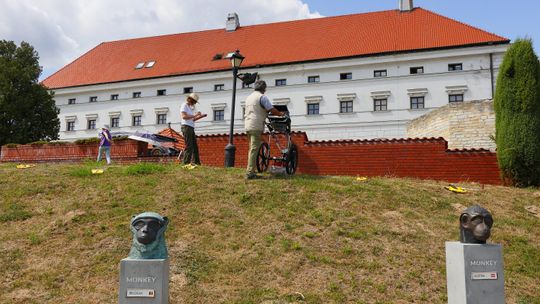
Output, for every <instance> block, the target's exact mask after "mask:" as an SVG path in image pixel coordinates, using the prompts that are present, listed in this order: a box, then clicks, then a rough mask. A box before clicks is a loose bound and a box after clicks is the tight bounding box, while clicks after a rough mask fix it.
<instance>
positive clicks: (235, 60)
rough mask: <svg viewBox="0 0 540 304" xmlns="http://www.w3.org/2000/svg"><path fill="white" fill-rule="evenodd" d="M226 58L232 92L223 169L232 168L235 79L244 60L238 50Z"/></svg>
mask: <svg viewBox="0 0 540 304" xmlns="http://www.w3.org/2000/svg"><path fill="white" fill-rule="evenodd" d="M226 58H229V59H230V60H231V64H232V69H233V91H232V108H231V126H230V130H229V143H228V144H227V146H225V167H234V154H235V152H236V147H235V146H234V144H233V132H234V131H233V129H234V108H235V103H236V78H237V77H238V68H240V65H241V64H242V60H244V56H242V54H240V51H239V50H236V52H234V53H229V54H228V55H227V57H226Z"/></svg>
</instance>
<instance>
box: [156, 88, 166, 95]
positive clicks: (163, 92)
mask: <svg viewBox="0 0 540 304" xmlns="http://www.w3.org/2000/svg"><path fill="white" fill-rule="evenodd" d="M165 95H167V90H165V89H163V90H157V96H165Z"/></svg>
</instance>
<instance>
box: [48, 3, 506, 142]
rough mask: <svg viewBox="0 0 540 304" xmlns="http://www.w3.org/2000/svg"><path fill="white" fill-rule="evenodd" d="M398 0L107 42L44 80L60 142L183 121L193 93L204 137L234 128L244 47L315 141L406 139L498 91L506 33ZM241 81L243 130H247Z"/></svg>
mask: <svg viewBox="0 0 540 304" xmlns="http://www.w3.org/2000/svg"><path fill="white" fill-rule="evenodd" d="M411 7H412V1H410V0H409V1H406V0H401V3H400V9H399V10H390V11H383V12H373V13H366V14H355V15H347V16H338V17H329V18H319V19H309V20H300V21H290V22H279V23H271V24H262V25H253V26H246V27H242V26H240V25H239V22H238V16H237V15H236V14H230V15H229V17H228V20H227V25H226V28H225V29H217V30H208V31H202V32H194V33H183V34H177V35H166V36H156V37H147V38H140V39H131V40H122V41H114V42H107V43H102V44H100V45H98V46H97V47H96V48H94V49H92V50H91V51H89V52H88V53H86V54H84V55H83V56H81V57H80V58H79V59H77V60H75V61H74V62H72V63H70V64H69V65H67V66H66V67H64V68H63V69H61V70H60V71H58V72H57V73H55V74H54V75H52V76H50V77H49V78H47V79H46V80H45V81H44V84H45V85H47V86H48V87H49V88H51V89H52V90H54V92H55V100H56V104H57V106H58V107H59V108H60V120H61V132H60V137H61V139H67V140H73V139H78V138H85V137H92V136H96V130H95V128H97V127H100V126H101V125H103V124H110V125H111V126H112V127H113V131H135V130H138V129H146V130H148V131H151V132H154V131H159V130H161V129H163V128H165V127H166V126H167V123H171V127H173V128H174V129H177V130H179V129H180V104H181V103H182V102H183V101H184V100H185V95H186V93H189V92H191V91H193V92H196V93H198V94H199V96H200V103H199V105H198V110H200V111H201V112H203V113H208V118H206V119H202V120H200V121H198V122H197V133H198V134H215V133H228V132H229V124H230V115H231V100H232V72H231V68H230V62H229V60H228V59H226V58H224V57H225V55H226V54H227V53H230V52H233V51H234V50H236V49H239V50H240V53H242V55H244V56H245V57H246V58H245V60H244V62H243V64H242V67H241V71H240V72H241V73H245V72H250V73H253V72H258V73H259V75H260V76H261V79H263V80H265V81H266V82H267V83H268V85H269V87H268V89H267V95H268V96H269V97H270V99H271V100H272V101H273V102H274V104H286V105H287V106H288V108H289V111H290V112H291V118H292V127H293V130H298V131H306V132H307V133H308V136H309V138H310V139H345V138H350V139H363V138H399V137H404V136H405V135H406V123H407V122H408V121H410V120H412V119H414V118H417V117H419V116H421V115H423V114H425V113H427V112H428V111H430V110H432V109H435V108H438V107H441V106H443V105H446V104H448V103H449V102H459V101H463V100H480V99H490V98H492V97H493V92H494V85H495V84H494V82H495V79H496V77H497V71H498V67H499V64H500V62H501V60H502V56H503V54H504V52H505V51H506V48H507V47H508V45H509V40H508V39H506V38H503V37H500V36H497V35H494V34H491V33H487V32H485V31H482V30H479V29H476V28H474V27H471V26H469V25H466V24H463V23H460V22H457V21H454V20H452V19H449V18H446V17H443V16H440V15H437V14H435V13H432V12H430V11H427V10H424V9H421V8H413V9H411ZM241 86H242V85H241V82H239V84H238V89H237V98H236V100H237V102H236V109H235V122H234V123H235V132H242V131H243V121H242V113H243V111H242V107H243V101H244V100H245V98H246V97H247V95H249V94H250V93H251V92H252V89H251V88H241Z"/></svg>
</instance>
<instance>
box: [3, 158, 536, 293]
mask: <svg viewBox="0 0 540 304" xmlns="http://www.w3.org/2000/svg"><path fill="white" fill-rule="evenodd" d="M90 168H92V165H91V164H87V165H84V164H82V165H81V164H78V165H45V164H41V165H38V166H37V167H35V168H30V169H24V170H20V169H15V166H14V165H13V164H0V193H1V199H0V202H1V203H0V222H1V223H2V224H3V225H2V226H3V229H1V230H0V288H1V289H2V292H0V303H116V301H117V288H118V264H119V261H120V260H121V259H122V258H124V257H126V256H127V254H128V251H129V248H130V243H131V235H130V231H129V228H128V225H129V220H130V218H131V216H132V215H134V214H137V213H140V212H143V211H156V212H159V213H161V214H163V215H166V216H168V217H169V218H170V219H171V225H170V226H169V227H170V229H169V230H168V231H167V242H168V247H169V254H170V258H171V283H170V296H171V303H291V302H298V303H413V302H414V303H445V302H446V277H445V254H444V242H445V241H447V240H457V239H458V216H459V211H458V210H459V208H461V207H460V206H459V205H456V204H461V205H462V206H468V205H471V204H473V203H480V204H481V205H483V206H485V207H487V208H488V209H490V210H491V212H492V213H493V214H494V218H495V226H494V228H493V231H492V232H493V234H492V235H493V237H492V239H491V241H492V242H494V243H502V244H503V246H504V247H503V250H504V259H505V281H506V282H505V284H506V294H507V302H508V303H540V299H539V297H540V287H539V286H540V275H539V274H540V245H539V244H540V219H538V218H536V217H534V216H533V215H531V214H530V213H528V212H527V211H526V210H525V208H524V207H525V206H530V205H534V206H536V207H540V191H538V189H513V188H505V187H492V186H486V187H485V189H482V188H481V187H480V186H479V185H473V184H471V185H462V186H465V187H469V188H472V189H473V190H472V191H471V192H469V193H468V194H463V195H458V194H454V193H451V192H448V191H446V190H444V189H443V186H444V185H445V184H444V183H438V182H432V181H418V180H406V179H394V178H373V179H370V180H368V181H367V182H357V181H355V179H354V178H351V177H339V178H320V177H308V176H296V177H294V178H292V179H287V178H278V177H274V178H271V179H270V178H269V179H263V180H255V181H250V182H246V181H244V180H243V175H242V170H240V169H233V170H225V169H216V168H204V167H203V168H197V169H195V170H185V169H181V168H179V167H178V166H173V165H169V166H161V165H150V166H148V167H144V166H131V167H120V166H119V167H111V168H109V169H108V170H107V171H106V172H105V174H103V175H90V174H88V173H89V170H90ZM152 169H153V170H156V171H155V172H153V173H150V174H144V175H143V174H138V173H137V172H139V173H140V172H141V171H145V170H146V171H149V170H152ZM300 294H302V295H303V297H304V298H305V300H304V301H301V300H300V299H301V296H300Z"/></svg>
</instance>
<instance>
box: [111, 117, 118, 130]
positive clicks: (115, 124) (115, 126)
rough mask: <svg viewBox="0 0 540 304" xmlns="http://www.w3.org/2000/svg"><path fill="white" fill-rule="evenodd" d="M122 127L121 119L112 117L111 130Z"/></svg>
mask: <svg viewBox="0 0 540 304" xmlns="http://www.w3.org/2000/svg"><path fill="white" fill-rule="evenodd" d="M119 126H120V117H111V128H118V127H119Z"/></svg>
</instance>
